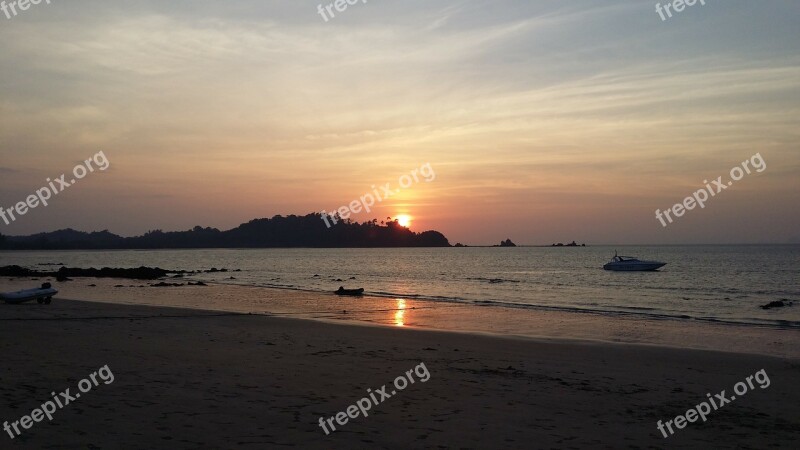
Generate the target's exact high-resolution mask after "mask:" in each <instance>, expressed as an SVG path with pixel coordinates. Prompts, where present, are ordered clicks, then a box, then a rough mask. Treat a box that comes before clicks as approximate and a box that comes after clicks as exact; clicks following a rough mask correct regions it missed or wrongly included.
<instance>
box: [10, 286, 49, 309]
mask: <svg viewBox="0 0 800 450" xmlns="http://www.w3.org/2000/svg"><path fill="white" fill-rule="evenodd" d="M56 294H58V290H56V289H53V288H52V287H51V286H50V283H44V284H42V287H40V288H35V289H25V290H22V291H16V292H3V293H0V299H2V300H3V301H4V302H6V303H11V304H18V303H25V302H27V301H30V300H36V301H37V302H39V303H40V304H41V303H44V304H46V305H49V304H50V302H51V301H52V300H53V296H54V295H56Z"/></svg>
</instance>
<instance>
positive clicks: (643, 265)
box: [603, 261, 667, 272]
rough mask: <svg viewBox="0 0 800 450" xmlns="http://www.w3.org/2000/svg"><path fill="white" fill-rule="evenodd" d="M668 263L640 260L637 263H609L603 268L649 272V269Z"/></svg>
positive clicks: (656, 268)
mask: <svg viewBox="0 0 800 450" xmlns="http://www.w3.org/2000/svg"><path fill="white" fill-rule="evenodd" d="M666 265H667V263H662V262H655V261H653V262H649V261H648V262H645V261H640V262H638V263H635V264H624V263H608V264H605V265H604V266H603V269H605V270H612V271H614V272H648V271H653V270H658V269H660V268H662V267H664V266H666Z"/></svg>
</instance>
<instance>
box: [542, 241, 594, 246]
mask: <svg viewBox="0 0 800 450" xmlns="http://www.w3.org/2000/svg"><path fill="white" fill-rule="evenodd" d="M550 247H586V244H580V245H578V244H577V243H576V242H575V241H572V242H570V243H569V244H562V243H561V242H559V243H558V244H553V245H551V246H550Z"/></svg>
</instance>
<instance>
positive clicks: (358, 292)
mask: <svg viewBox="0 0 800 450" xmlns="http://www.w3.org/2000/svg"><path fill="white" fill-rule="evenodd" d="M333 293H334V294H336V295H350V296H353V297H358V296H361V295H364V288H358V289H345V288H344V286H339V289H338V290H336V291H333Z"/></svg>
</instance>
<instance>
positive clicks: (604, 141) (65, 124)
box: [0, 0, 800, 244]
mask: <svg viewBox="0 0 800 450" xmlns="http://www.w3.org/2000/svg"><path fill="white" fill-rule="evenodd" d="M319 3H320V2H319V1H316V2H312V1H305V0H293V1H289V0H284V1H267V0H253V1H241V0H236V1H226V2H222V1H213V2H211V1H205V0H196V1H163V0H162V1H137V2H121V1H104V2H97V1H95V2H89V1H69V2H67V1H57V0H53V2H52V3H51V4H50V5H47V4H46V3H45V2H42V3H40V4H39V5H35V6H31V7H30V9H28V10H27V11H20V12H19V14H18V15H17V16H15V17H12V18H11V19H7V18H6V17H5V15H4V14H2V13H0V42H2V43H0V61H2V63H1V64H0V92H1V93H2V96H0V206H2V207H3V208H6V209H8V208H10V207H13V205H14V204H16V203H17V202H19V201H24V200H25V198H26V197H27V196H28V195H30V194H32V193H33V192H34V191H35V190H36V189H38V188H40V187H42V186H44V185H45V184H46V183H45V179H46V178H48V177H49V178H56V177H57V176H59V175H60V174H62V173H69V172H71V170H72V168H73V166H74V165H75V164H77V163H79V162H80V161H83V160H85V159H87V158H89V157H91V156H92V155H94V154H95V153H97V152H98V151H100V150H102V151H103V152H104V154H105V155H106V156H107V157H108V160H109V161H110V164H111V166H110V168H109V169H108V170H107V171H104V172H102V173H94V174H91V175H89V176H87V177H86V178H84V179H83V180H80V181H78V182H77V183H76V184H75V185H73V186H71V187H70V188H68V189H67V190H65V191H64V192H63V193H61V194H59V195H58V196H57V197H56V198H54V199H52V201H51V203H50V205H49V206H47V207H41V206H40V207H37V208H36V209H33V210H31V211H29V212H28V213H27V214H26V215H24V216H22V217H19V218H18V220H16V221H15V222H13V223H12V224H11V225H6V224H5V223H3V222H0V233H2V234H31V233H35V232H40V231H53V230H56V229H60V228H67V227H70V228H75V229H79V230H84V231H93V230H102V229H108V230H110V231H112V232H115V233H118V234H122V235H134V234H141V233H143V232H145V231H147V230H150V229H163V230H184V229H189V228H191V227H193V226H195V225H202V226H212V227H216V228H220V229H229V228H232V227H235V226H237V225H238V224H240V223H242V222H246V221H248V220H250V219H253V218H258V217H271V216H273V215H276V214H282V215H287V214H301V215H304V214H307V213H310V212H312V211H320V210H323V209H325V210H328V211H330V210H332V209H334V208H337V207H339V206H342V205H346V204H348V203H350V202H351V201H352V200H355V199H357V198H358V197H360V196H361V195H363V194H364V193H367V192H370V191H371V190H372V189H371V186H372V185H376V186H380V185H384V184H385V183H391V184H392V186H393V187H397V181H398V178H399V177H400V176H402V175H404V174H408V173H410V172H411V171H412V170H413V169H415V168H419V167H420V166H422V165H423V164H425V163H430V165H431V167H432V168H433V169H434V170H435V174H436V178H435V180H433V181H431V182H422V181H421V182H420V183H416V184H413V185H412V186H410V187H409V188H407V189H404V190H403V191H402V192H401V193H400V194H399V195H398V196H396V197H394V198H391V199H389V200H387V201H385V202H383V203H381V204H379V205H376V206H377V208H376V210H375V212H374V213H373V214H364V213H362V214H357V215H355V216H353V218H354V219H355V220H359V221H361V220H367V219H372V218H378V219H379V220H382V219H385V218H386V217H387V216H392V217H396V216H397V215H398V214H408V215H410V216H411V217H412V218H413V221H412V223H411V228H412V229H413V230H415V231H424V230H427V229H436V230H439V231H441V232H443V233H444V234H445V235H446V236H447V237H448V238H449V239H450V241H451V243H455V242H457V241H458V242H464V243H471V244H490V243H498V242H499V241H500V240H501V239H505V238H511V239H512V240H513V241H514V242H517V243H523V244H549V243H551V242H559V241H564V242H567V241H571V240H573V239H574V240H577V241H578V242H586V243H596V244H600V243H609V244H626V243H631V244H632V243H650V244H666V243H740V242H741V243H761V242H776V243H781V242H789V241H794V242H800V207H799V206H800V194H799V192H800V172H799V171H800V53H798V45H800V2H797V1H796V0H766V1H757V2H756V1H745V0H741V1H730V0H726V1H721V0H707V1H706V5H705V6H701V5H700V4H699V3H698V4H697V5H695V6H693V7H688V8H686V9H685V10H684V11H683V12H681V13H679V14H675V15H674V16H673V17H672V18H670V19H668V20H666V21H662V20H661V18H660V17H659V15H658V14H656V12H655V3H656V2H655V1H602V2H598V1H596V0H595V1H588V0H587V1H538V0H520V1H496V0H494V1H489V0H485V1H477V0H475V1H473V0H462V1H455V0H451V1H436V0H402V1H399V0H398V1H390V0H370V1H368V2H367V3H366V4H364V3H361V2H358V3H356V4H355V5H352V6H349V7H348V9H347V10H346V11H344V12H337V15H336V17H335V18H333V19H330V20H329V21H328V22H325V21H324V20H323V19H322V17H321V16H320V15H319V14H318V12H317V6H318V5H319ZM327 3H328V2H325V3H323V5H326V4H327ZM755 153H760V154H761V155H762V156H763V158H764V160H765V161H766V165H767V169H766V170H764V171H763V172H761V173H753V174H752V175H747V176H745V177H744V178H743V179H742V180H740V181H738V182H736V183H735V184H734V185H733V186H732V187H731V188H729V189H727V190H725V191H724V192H722V193H720V194H719V195H718V196H717V197H715V198H713V199H711V200H709V201H708V204H707V206H706V208H705V209H702V210H701V209H695V210H693V211H689V212H687V213H686V215H684V216H683V217H681V218H679V219H677V221H676V222H675V223H672V224H670V225H669V226H668V227H666V228H664V227H662V226H661V224H660V223H659V222H658V221H657V220H656V218H655V214H654V212H655V210H656V209H661V210H664V209H668V208H670V207H671V206H672V205H673V204H675V203H677V202H681V201H682V200H683V199H684V197H686V196H688V195H690V194H691V193H692V192H694V191H696V190H697V189H700V188H702V187H703V180H705V179H708V180H712V179H716V177H718V176H720V175H723V176H724V179H728V172H729V171H730V169H731V168H732V167H734V166H736V165H739V164H740V163H741V162H742V161H744V160H745V159H748V158H750V157H751V156H752V155H754V154H755Z"/></svg>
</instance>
